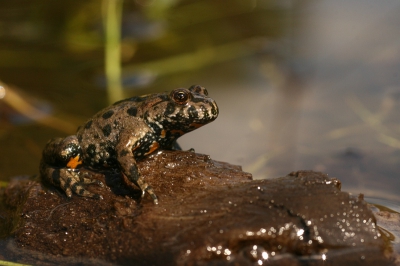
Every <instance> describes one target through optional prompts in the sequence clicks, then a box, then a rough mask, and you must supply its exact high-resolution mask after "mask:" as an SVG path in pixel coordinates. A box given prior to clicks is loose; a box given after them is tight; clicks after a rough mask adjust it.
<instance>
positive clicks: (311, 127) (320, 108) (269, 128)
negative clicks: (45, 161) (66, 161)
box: [0, 0, 400, 210]
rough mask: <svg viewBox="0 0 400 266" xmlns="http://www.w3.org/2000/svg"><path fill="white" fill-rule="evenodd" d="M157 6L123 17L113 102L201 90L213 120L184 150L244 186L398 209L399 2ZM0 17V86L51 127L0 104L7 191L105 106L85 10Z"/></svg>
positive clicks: (90, 11)
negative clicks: (229, 171)
mask: <svg viewBox="0 0 400 266" xmlns="http://www.w3.org/2000/svg"><path fill="white" fill-rule="evenodd" d="M159 3H161V1H160V2H157V1H136V2H133V1H132V2H126V3H125V6H124V10H125V14H124V20H123V21H124V28H123V36H124V39H123V46H122V51H123V54H122V60H123V63H124V68H123V69H124V82H125V83H124V84H125V86H126V87H128V88H129V89H128V90H126V91H125V96H126V97H128V96H133V95H140V94H145V93H152V92H156V91H165V90H171V89H173V88H176V87H189V86H190V85H192V84H200V85H202V86H205V87H206V88H207V89H208V91H209V93H210V95H211V96H212V97H213V98H214V99H216V101H217V102H218V105H219V107H220V116H219V118H218V119H217V120H216V121H215V122H213V123H212V124H210V125H207V126H205V127H203V128H200V129H198V130H197V131H195V132H193V133H190V134H188V135H186V136H184V137H182V138H181V140H180V144H181V146H182V147H183V148H184V149H189V148H194V149H195V150H196V151H197V152H199V153H205V154H209V155H210V156H211V158H213V159H215V160H221V161H227V162H230V163H233V164H239V165H242V166H243V168H244V170H245V171H248V172H251V173H252V174H253V176H254V178H257V179H261V178H274V177H278V176H283V175H286V174H288V173H289V172H291V171H294V170H299V169H311V170H316V171H323V172H325V173H328V174H329V175H330V176H334V177H337V178H338V179H340V180H341V182H342V190H343V191H349V192H351V193H353V194H358V193H363V194H364V195H365V196H366V197H371V198H379V199H381V200H383V201H384V202H391V204H392V205H391V208H392V209H395V210H398V209H399V206H400V178H399V174H400V168H399V166H398V165H399V161H400V134H399V133H400V126H399V125H400V124H399V118H398V117H399V115H400V104H399V103H400V102H399V99H400V97H399V95H400V85H399V84H400V28H399V27H398V25H399V23H400V17H399V16H398V11H399V10H400V3H399V2H398V1H395V0H385V1H372V0H353V1H343V0H341V1H337V0H335V1H334V0H328V1H302V2H298V1H289V0H288V1H267V0H262V1H257V0H253V1H232V2H230V6H229V8H227V7H226V3H217V2H215V1H211V0H209V1H179V2H178V1H164V3H165V5H164V6H162V5H160V4H159ZM1 5H2V7H1V9H0V40H1V42H0V80H1V81H2V82H4V83H5V84H8V85H10V84H12V85H14V86H15V87H16V88H14V89H15V91H16V92H17V93H19V94H20V95H22V96H23V99H25V100H26V101H27V102H28V103H31V104H32V105H33V106H34V107H36V108H38V109H40V110H45V112H46V113H47V114H52V115H54V116H55V117H57V118H58V120H57V121H63V122H60V123H59V124H57V123H55V124H57V125H60V126H59V127H58V126H49V125H48V124H44V123H43V121H42V122H35V121H32V120H29V119H22V118H21V115H20V113H19V112H17V111H15V108H13V107H12V106H11V107H10V104H9V103H7V102H6V98H4V99H3V100H0V123H1V126H0V146H1V147H2V153H1V154H0V179H1V180H8V178H9V177H11V176H15V175H24V174H35V173H37V172H38V169H37V168H38V165H39V160H40V156H41V149H42V148H43V146H44V145H45V143H46V141H47V140H48V139H49V138H51V137H56V136H65V135H67V134H72V133H73V130H72V129H71V128H74V127H77V126H78V125H79V124H81V123H82V122H84V121H85V120H86V119H87V118H88V117H90V116H91V115H92V114H94V113H95V112H96V111H98V110H99V109H101V108H103V107H104V106H106V105H107V97H106V92H105V90H104V75H103V72H102V69H103V63H102V62H103V47H102V21H101V6H100V4H99V2H98V1H85V3H81V2H79V3H78V2H76V1H63V2H61V3H59V2H57V3H54V2H53V1H44V0H42V1H39V0H38V1H19V2H18V3H16V2H12V1H11V2H8V3H2V4H1ZM13 91H14V90H13ZM49 106H51V107H49ZM63 123H68V124H67V125H65V124H63ZM52 125H54V123H53V124H52Z"/></svg>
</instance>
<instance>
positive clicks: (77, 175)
mask: <svg viewBox="0 0 400 266" xmlns="http://www.w3.org/2000/svg"><path fill="white" fill-rule="evenodd" d="M80 158H81V149H80V146H79V144H78V140H77V139H76V136H69V137H67V138H65V139H61V138H58V139H53V140H51V141H49V142H48V143H47V145H46V147H45V149H44V150H43V157H42V161H41V163H40V176H41V178H42V179H43V180H45V181H47V182H49V183H51V184H53V185H54V186H55V187H58V188H61V189H62V190H63V191H64V192H65V194H67V196H68V197H71V196H72V194H73V193H74V194H77V195H79V196H83V197H90V198H96V199H101V198H102V196H101V195H99V194H95V193H92V192H90V191H88V190H86V189H85V188H84V185H86V184H96V185H99V186H104V185H103V183H102V182H101V181H99V180H97V179H94V178H91V175H90V174H89V173H87V172H82V171H80V170H79V169H78V168H77V167H78V166H79V165H80V164H81V163H82V162H81V161H80Z"/></svg>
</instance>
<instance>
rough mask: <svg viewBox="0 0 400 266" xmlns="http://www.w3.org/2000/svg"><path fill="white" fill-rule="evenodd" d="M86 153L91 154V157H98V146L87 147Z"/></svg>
mask: <svg viewBox="0 0 400 266" xmlns="http://www.w3.org/2000/svg"><path fill="white" fill-rule="evenodd" d="M86 153H87V154H89V156H90V157H93V156H94V155H96V146H95V145H94V144H90V145H89V146H88V147H87V150H86Z"/></svg>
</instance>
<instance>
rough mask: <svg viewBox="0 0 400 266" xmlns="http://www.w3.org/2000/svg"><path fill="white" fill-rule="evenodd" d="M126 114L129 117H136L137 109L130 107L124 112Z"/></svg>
mask: <svg viewBox="0 0 400 266" xmlns="http://www.w3.org/2000/svg"><path fill="white" fill-rule="evenodd" d="M126 112H127V113H128V115H130V116H136V114H137V108H136V107H131V108H129V109H128V110H126Z"/></svg>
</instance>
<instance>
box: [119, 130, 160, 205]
mask: <svg viewBox="0 0 400 266" xmlns="http://www.w3.org/2000/svg"><path fill="white" fill-rule="evenodd" d="M151 139H152V137H151V134H150V133H144V132H141V133H139V134H121V135H120V138H119V142H118V144H117V146H116V152H117V160H118V162H119V165H120V167H121V170H122V173H123V174H124V175H125V176H126V177H127V178H128V179H129V180H130V181H131V182H133V183H134V184H135V185H137V186H138V187H139V188H140V189H141V190H142V197H143V196H144V195H145V192H147V193H149V195H150V196H151V198H152V199H153V201H154V204H158V199H157V196H156V194H155V193H154V191H153V188H152V187H151V186H149V184H147V183H146V181H145V180H144V178H143V176H142V175H141V174H140V171H139V169H138V167H137V163H136V159H137V158H141V157H145V156H147V155H148V154H150V153H152V152H153V151H155V150H156V149H158V147H159V146H158V143H157V142H149V140H151Z"/></svg>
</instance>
